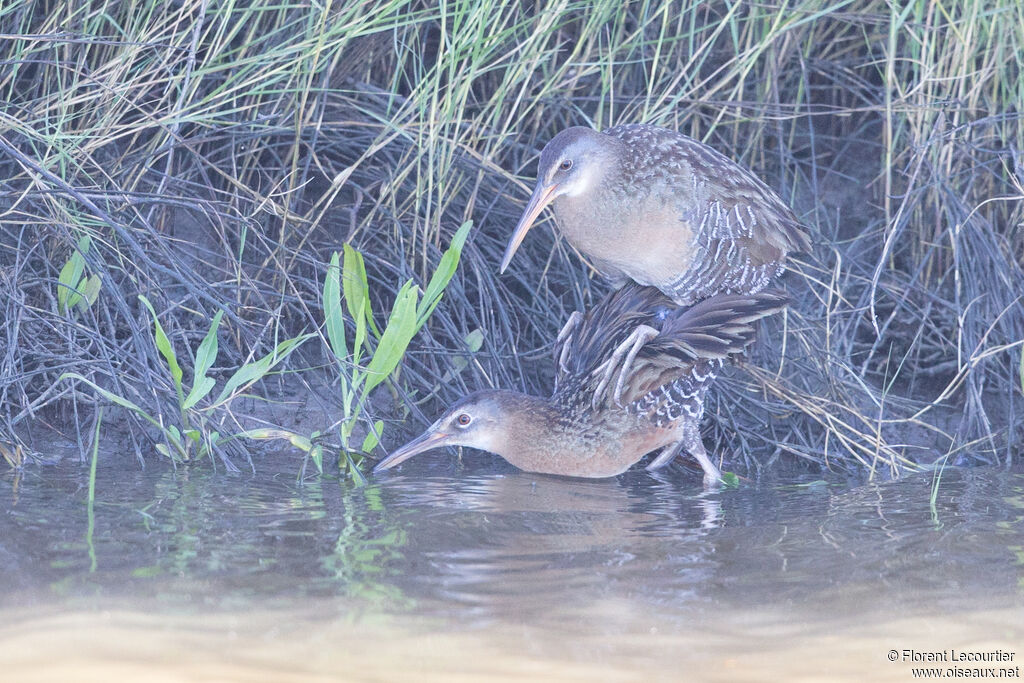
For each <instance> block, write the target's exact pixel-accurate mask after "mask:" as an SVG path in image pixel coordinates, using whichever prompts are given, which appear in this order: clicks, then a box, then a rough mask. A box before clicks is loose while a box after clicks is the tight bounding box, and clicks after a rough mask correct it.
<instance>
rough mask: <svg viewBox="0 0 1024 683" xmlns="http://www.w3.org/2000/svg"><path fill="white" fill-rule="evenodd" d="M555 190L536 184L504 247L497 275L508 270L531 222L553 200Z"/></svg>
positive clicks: (553, 186)
mask: <svg viewBox="0 0 1024 683" xmlns="http://www.w3.org/2000/svg"><path fill="white" fill-rule="evenodd" d="M557 189H558V185H545V184H544V183H543V182H540V181H538V182H537V187H535V188H534V189H533V195H532V196H531V197H530V202H529V203H528V204H527V205H526V210H525V211H523V217H522V218H520V219H519V225H517V226H516V229H515V231H514V232H513V233H512V237H511V238H510V239H509V241H508V246H507V247H505V258H503V259H502V260H501V270H499V271H498V272H499V273H504V272H505V269H506V268H508V264H509V263H510V262H511V261H512V257H513V256H514V255H515V253H516V249H518V248H519V245H520V244H521V243H522V241H523V238H524V237H526V233H527V231H529V229H530V227H531V226H532V225H533V222H534V221H535V220H537V216H539V215H540V212H541V211H543V210H544V207H545V206H547V205H548V204H550V203H551V200H552V199H554V195H555V190H557Z"/></svg>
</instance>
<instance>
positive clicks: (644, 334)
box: [593, 325, 658, 408]
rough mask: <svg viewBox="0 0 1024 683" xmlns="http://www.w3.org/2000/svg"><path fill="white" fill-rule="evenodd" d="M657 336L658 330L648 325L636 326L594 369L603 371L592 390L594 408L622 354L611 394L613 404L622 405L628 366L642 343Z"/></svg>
mask: <svg viewBox="0 0 1024 683" xmlns="http://www.w3.org/2000/svg"><path fill="white" fill-rule="evenodd" d="M657 336H658V331H657V330H656V329H654V328H653V327H651V326H650V325H640V326H638V327H637V328H636V329H635V330H633V333H632V334H631V335H629V337H627V338H626V340H625V341H624V342H622V343H621V344H619V345H618V346H617V347H616V348H615V351H614V352H612V355H611V358H609V359H608V360H606V361H605V362H603V363H601V364H600V365H599V366H597V367H596V368H595V369H594V372H595V373H603V375H604V376H603V377H601V381H600V382H599V383H598V385H597V389H596V390H595V391H594V399H593V406H594V408H597V404H598V402H599V399H600V397H601V394H602V392H604V390H605V389H606V388H607V387H608V385H609V384H610V383H611V380H612V375H614V374H615V368H616V367H618V366H619V361H621V360H622V358H623V356H625V361H624V362H623V363H622V366H621V367H620V368H619V378H618V380H617V381H616V383H615V392H614V394H612V398H613V399H614V401H615V405H617V406H619V407H620V408H621V407H622V387H623V385H624V384H625V382H626V377H627V376H628V375H629V368H630V366H631V365H632V364H633V360H634V359H635V358H636V354H637V353H639V351H640V349H641V348H643V346H644V344H646V343H647V342H649V341H650V340H651V339H654V338H655V337H657Z"/></svg>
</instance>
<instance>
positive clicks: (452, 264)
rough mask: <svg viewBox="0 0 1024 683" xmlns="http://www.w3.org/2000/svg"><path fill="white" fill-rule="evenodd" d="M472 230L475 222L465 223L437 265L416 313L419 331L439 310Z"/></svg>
mask: <svg viewBox="0 0 1024 683" xmlns="http://www.w3.org/2000/svg"><path fill="white" fill-rule="evenodd" d="M472 228H473V221H466V222H465V223H463V224H462V226H461V227H459V229H458V230H457V231H456V232H455V236H454V237H452V243H451V244H450V245H449V246H448V250H447V251H445V252H444V255H443V256H441V261H440V262H439V263H438V264H437V270H435V271H434V274H433V275H432V276H431V278H430V282H429V283H428V284H427V289H426V291H425V292H424V293H423V300H422V301H421V302H420V305H419V309H418V310H417V311H416V318H417V320H416V329H417V330H419V328H421V327H423V325H424V323H426V322H427V318H429V317H430V314H431V313H433V312H434V309H435V308H437V304H438V303H440V301H441V295H442V294H444V290H445V288H446V287H447V286H448V283H449V282H451V280H452V276H453V275H455V269H456V268H457V267H458V265H459V259H460V258H461V257H462V247H463V245H465V244H466V237H468V236H469V231H470V230H471V229H472Z"/></svg>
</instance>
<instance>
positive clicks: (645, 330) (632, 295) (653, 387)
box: [555, 282, 786, 407]
mask: <svg viewBox="0 0 1024 683" xmlns="http://www.w3.org/2000/svg"><path fill="white" fill-rule="evenodd" d="M785 305H786V298H785V297H784V296H782V295H780V294H772V293H758V294H746V295H736V294H723V295H718V296H715V297H712V298H710V299H707V300H705V301H702V302H700V303H698V304H695V305H693V306H690V307H680V306H676V305H675V304H673V303H672V302H671V301H670V300H669V299H668V298H667V297H666V296H665V295H664V294H662V293H661V292H659V291H658V290H657V289H655V288H653V287H643V286H640V285H638V284H636V283H632V282H631V283H629V284H627V285H625V286H624V287H623V288H621V289H619V290H617V291H615V292H612V293H611V294H609V295H608V296H606V297H605V298H604V299H603V300H602V301H601V302H599V303H598V304H597V305H596V306H594V307H593V308H592V309H591V310H590V311H589V312H588V313H587V314H586V315H585V316H584V317H583V319H582V321H581V322H580V324H579V325H578V326H577V327H576V329H574V330H573V331H572V332H571V333H570V334H568V335H567V336H566V337H565V338H564V339H563V341H562V343H561V345H559V347H558V348H556V357H559V358H561V359H562V361H563V362H560V363H559V368H558V373H557V376H556V382H555V386H556V389H555V397H556V398H558V399H560V400H562V401H563V402H567V403H570V404H571V403H574V402H581V403H582V402H586V403H587V404H589V405H591V406H593V407H598V406H608V405H611V404H613V403H614V402H615V395H616V394H617V393H618V394H619V404H621V405H626V404H629V403H634V402H635V401H637V400H639V399H641V398H642V397H643V396H645V395H647V394H650V393H652V392H655V391H657V390H660V389H661V388H663V387H666V386H668V385H671V384H673V383H677V381H678V380H680V379H684V380H685V381H684V384H685V383H686V382H695V383H696V384H697V385H700V384H702V383H704V382H705V381H708V380H710V379H711V378H712V377H713V376H714V373H715V372H716V371H717V369H718V368H719V367H720V366H721V361H722V360H723V359H725V358H727V357H728V356H730V355H732V354H736V353H739V352H740V351H742V350H743V349H744V348H745V347H746V346H747V345H748V344H750V342H752V341H753V340H754V337H755V328H754V323H756V322H757V321H758V320H760V319H761V318H764V317H766V316H768V315H771V314H773V313H775V312H777V311H779V310H781V309H782V308H784V307H785ZM620 378H621V380H620Z"/></svg>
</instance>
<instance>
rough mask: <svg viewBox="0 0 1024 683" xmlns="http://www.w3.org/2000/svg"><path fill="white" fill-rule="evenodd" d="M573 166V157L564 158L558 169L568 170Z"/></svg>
mask: <svg viewBox="0 0 1024 683" xmlns="http://www.w3.org/2000/svg"><path fill="white" fill-rule="evenodd" d="M570 168H572V159H562V163H560V164H559V165H558V169H559V170H561V171H568V170H569V169H570Z"/></svg>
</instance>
